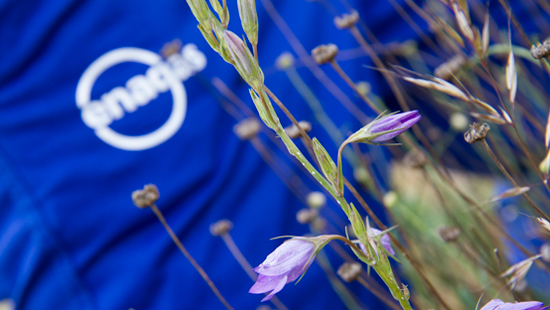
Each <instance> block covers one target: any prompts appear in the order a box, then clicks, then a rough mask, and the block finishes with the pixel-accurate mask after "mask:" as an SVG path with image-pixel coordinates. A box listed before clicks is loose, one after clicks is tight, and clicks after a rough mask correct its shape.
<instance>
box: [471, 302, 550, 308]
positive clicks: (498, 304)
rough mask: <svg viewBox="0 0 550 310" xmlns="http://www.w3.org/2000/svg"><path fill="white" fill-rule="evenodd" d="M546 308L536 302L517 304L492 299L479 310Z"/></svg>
mask: <svg viewBox="0 0 550 310" xmlns="http://www.w3.org/2000/svg"><path fill="white" fill-rule="evenodd" d="M545 309H548V307H544V304H543V303H542V302H538V301H525V302H519V303H509V302H506V303H505V302H503V301H502V300H500V299H493V300H491V301H490V302H488V303H487V304H486V305H485V306H483V308H481V309H480V310H545Z"/></svg>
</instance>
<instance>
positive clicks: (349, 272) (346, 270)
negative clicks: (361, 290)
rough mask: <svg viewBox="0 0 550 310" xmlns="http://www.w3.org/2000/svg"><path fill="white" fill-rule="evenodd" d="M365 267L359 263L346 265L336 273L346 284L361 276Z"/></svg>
mask: <svg viewBox="0 0 550 310" xmlns="http://www.w3.org/2000/svg"><path fill="white" fill-rule="evenodd" d="M362 269H363V267H362V266H361V264H359V263H357V262H353V263H344V264H342V266H340V268H338V271H337V272H336V273H337V274H338V275H339V276H340V278H342V280H344V282H353V281H355V280H357V279H358V278H359V276H360V275H361V270H362Z"/></svg>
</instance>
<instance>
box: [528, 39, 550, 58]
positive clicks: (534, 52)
mask: <svg viewBox="0 0 550 310" xmlns="http://www.w3.org/2000/svg"><path fill="white" fill-rule="evenodd" d="M549 55H550V39H546V40H545V41H544V43H542V44H540V43H538V44H537V45H536V46H535V45H533V46H531V56H533V58H535V59H541V58H544V57H548V56H549Z"/></svg>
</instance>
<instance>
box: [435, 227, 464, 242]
mask: <svg viewBox="0 0 550 310" xmlns="http://www.w3.org/2000/svg"><path fill="white" fill-rule="evenodd" d="M437 233H438V234H439V236H440V237H441V239H443V241H445V242H453V241H455V240H456V239H458V237H459V236H460V229H459V228H458V227H448V226H443V227H440V228H438V229H437Z"/></svg>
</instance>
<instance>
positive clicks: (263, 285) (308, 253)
mask: <svg viewBox="0 0 550 310" xmlns="http://www.w3.org/2000/svg"><path fill="white" fill-rule="evenodd" d="M315 250H316V246H315V244H314V243H313V242H310V241H306V240H300V239H290V240H288V241H286V242H284V243H283V244H281V245H280V246H279V247H278V248H276V249H275V251H273V252H272V253H271V254H269V255H268V256H267V258H266V259H265V261H264V262H263V263H261V264H260V265H259V266H258V267H256V268H254V271H255V272H257V273H258V274H259V276H258V280H257V281H256V283H255V284H254V285H253V286H252V287H251V288H250V290H249V291H248V292H249V293H252V294H262V293H267V292H269V291H271V293H269V295H267V296H266V297H264V299H262V301H266V300H270V299H271V297H273V295H275V294H277V293H278V292H279V291H281V290H282V289H283V287H284V286H285V285H286V284H287V283H290V282H292V281H294V280H296V279H298V277H300V276H301V275H302V274H303V273H304V272H305V271H306V270H307V269H308V268H309V266H310V265H311V263H312V262H313V258H314V256H315V255H316V251H315Z"/></svg>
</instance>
